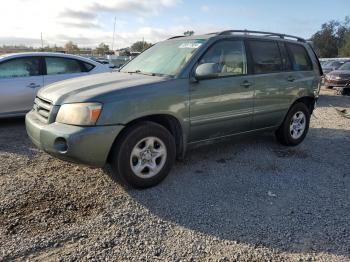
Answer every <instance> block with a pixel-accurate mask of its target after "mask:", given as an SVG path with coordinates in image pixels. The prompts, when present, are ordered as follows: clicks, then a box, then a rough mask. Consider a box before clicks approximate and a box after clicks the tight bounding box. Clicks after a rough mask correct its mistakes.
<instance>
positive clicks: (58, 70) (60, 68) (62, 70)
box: [45, 57, 84, 75]
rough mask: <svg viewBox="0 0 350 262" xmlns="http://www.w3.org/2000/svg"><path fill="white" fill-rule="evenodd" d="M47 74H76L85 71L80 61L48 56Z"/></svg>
mask: <svg viewBox="0 0 350 262" xmlns="http://www.w3.org/2000/svg"><path fill="white" fill-rule="evenodd" d="M45 60H46V73H47V75H60V74H74V73H81V72H84V69H83V68H82V66H81V65H80V62H79V61H78V60H75V59H70V58H63V57H46V58H45Z"/></svg>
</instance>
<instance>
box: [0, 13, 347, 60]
mask: <svg viewBox="0 0 350 262" xmlns="http://www.w3.org/2000/svg"><path fill="white" fill-rule="evenodd" d="M183 34H184V35H185V36H191V35H193V34H194V31H191V30H188V31H186V32H184V33H183ZM310 40H311V41H312V43H313V46H314V49H315V51H316V53H317V55H318V56H319V57H329V58H332V57H350V17H349V16H347V17H345V18H344V20H343V21H338V20H331V21H329V22H326V23H324V24H322V26H321V29H320V30H318V31H317V32H316V33H315V34H313V35H312V36H311V38H310ZM152 45H153V44H152V43H149V42H146V41H137V42H135V43H133V44H132V45H131V46H129V47H126V48H122V49H119V50H117V51H118V52H119V55H124V56H130V55H131V53H133V52H143V51H144V50H146V49H147V48H149V47H151V46H152ZM5 48H6V47H3V49H5ZM0 49H1V47H0ZM28 50H35V51H47V52H62V51H64V52H66V53H70V54H80V53H82V52H84V53H89V54H91V55H101V56H104V55H109V54H114V52H113V50H110V48H109V46H108V45H107V44H105V43H101V44H99V45H98V46H97V47H96V48H80V47H79V46H78V45H77V44H76V43H74V42H72V41H69V42H67V43H66V44H65V45H64V46H63V47H58V46H56V45H55V46H45V47H43V48H32V47H30V48H28Z"/></svg>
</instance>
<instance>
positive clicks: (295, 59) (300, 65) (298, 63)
mask: <svg viewBox="0 0 350 262" xmlns="http://www.w3.org/2000/svg"><path fill="white" fill-rule="evenodd" d="M287 48H288V50H289V53H290V57H291V59H292V69H293V70H294V71H310V70H312V63H311V59H310V57H309V55H308V53H307V51H306V49H305V47H303V46H302V45H298V44H290V43H288V44H287Z"/></svg>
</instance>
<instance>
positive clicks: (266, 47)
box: [249, 40, 283, 74]
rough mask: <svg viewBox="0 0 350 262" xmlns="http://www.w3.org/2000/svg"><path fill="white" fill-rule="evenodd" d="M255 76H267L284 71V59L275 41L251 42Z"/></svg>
mask: <svg viewBox="0 0 350 262" xmlns="http://www.w3.org/2000/svg"><path fill="white" fill-rule="evenodd" d="M249 46H250V50H251V53H252V58H253V68H254V73H255V74H267V73H274V72H280V71H282V70H283V65H282V59H281V55H280V51H279V49H278V45H277V43H276V42H275V41H256V40H253V41H249Z"/></svg>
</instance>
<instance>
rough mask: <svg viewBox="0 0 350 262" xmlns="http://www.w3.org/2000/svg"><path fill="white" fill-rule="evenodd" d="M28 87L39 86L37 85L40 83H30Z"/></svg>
mask: <svg viewBox="0 0 350 262" xmlns="http://www.w3.org/2000/svg"><path fill="white" fill-rule="evenodd" d="M27 87H29V88H37V87H40V85H37V84H35V83H30V84H29V85H27Z"/></svg>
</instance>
